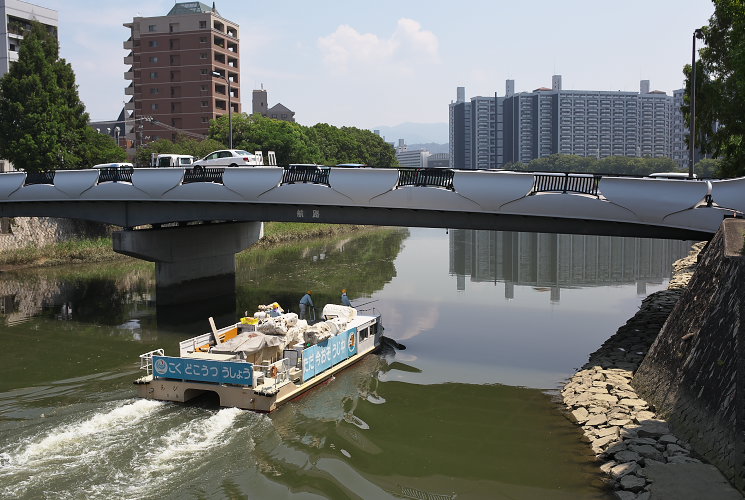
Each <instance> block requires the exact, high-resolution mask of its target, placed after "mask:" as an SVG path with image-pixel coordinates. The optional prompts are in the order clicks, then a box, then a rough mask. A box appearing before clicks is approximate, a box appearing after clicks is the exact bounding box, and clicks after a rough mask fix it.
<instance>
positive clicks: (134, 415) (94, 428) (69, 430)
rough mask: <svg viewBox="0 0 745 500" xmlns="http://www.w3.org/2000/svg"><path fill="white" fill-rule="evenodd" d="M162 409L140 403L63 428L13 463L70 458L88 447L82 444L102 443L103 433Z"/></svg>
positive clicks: (148, 402)
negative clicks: (97, 441) (80, 449)
mask: <svg viewBox="0 0 745 500" xmlns="http://www.w3.org/2000/svg"><path fill="white" fill-rule="evenodd" d="M163 405H164V403H161V402H159V401H153V400H149V399H140V400H137V401H135V402H133V403H130V404H125V405H123V406H119V407H117V408H114V409H113V410H110V411H108V412H105V413H97V414H95V415H93V416H92V417H91V418H89V419H88V420H85V421H83V422H78V423H75V424H70V425H67V426H64V427H62V428H61V429H59V430H55V431H53V432H52V433H50V434H48V435H47V436H46V437H44V438H43V439H41V440H40V441H37V442H34V443H31V444H29V445H28V446H27V447H26V448H25V449H23V450H22V451H21V452H20V453H19V454H18V455H17V456H16V457H14V458H15V459H16V460H15V461H16V463H17V464H18V465H23V464H26V463H28V462H30V461H33V460H35V459H44V458H48V457H55V456H58V455H63V456H67V455H70V454H71V453H70V452H71V451H73V450H75V449H78V448H80V447H82V446H86V447H88V446H89V443H86V442H85V441H86V440H89V439H100V440H106V439H107V438H108V437H107V433H111V432H122V430H123V427H125V426H126V427H130V426H132V425H134V424H136V423H138V422H139V421H140V420H142V419H143V418H145V417H147V416H148V415H150V414H151V413H152V412H154V411H155V410H157V409H158V408H161V407H162V406H163ZM75 454H77V453H75ZM11 461H13V459H11Z"/></svg>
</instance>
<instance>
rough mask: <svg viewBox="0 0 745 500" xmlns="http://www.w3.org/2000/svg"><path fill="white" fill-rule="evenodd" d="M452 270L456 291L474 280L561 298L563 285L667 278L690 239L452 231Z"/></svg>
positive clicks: (508, 293) (640, 285)
mask: <svg viewBox="0 0 745 500" xmlns="http://www.w3.org/2000/svg"><path fill="white" fill-rule="evenodd" d="M449 234H450V274H451V275H455V276H456V279H457V286H458V290H465V288H466V276H470V277H471V281H475V282H485V281H492V282H494V283H496V282H503V283H505V297H506V298H513V297H514V286H515V285H523V286H526V285H527V286H534V287H545V288H550V290H551V300H552V301H558V300H559V298H560V289H561V288H574V287H588V286H601V285H620V284H630V283H636V285H637V292H638V293H640V294H645V293H646V284H647V283H661V282H662V281H663V280H665V279H669V278H670V275H671V271H672V263H673V262H674V261H675V260H677V259H680V258H682V257H685V256H686V255H688V251H689V249H690V242H684V241H677V240H657V239H651V238H621V237H616V236H585V235H575V234H546V233H515V232H508V231H475V230H470V229H453V230H450V233H449Z"/></svg>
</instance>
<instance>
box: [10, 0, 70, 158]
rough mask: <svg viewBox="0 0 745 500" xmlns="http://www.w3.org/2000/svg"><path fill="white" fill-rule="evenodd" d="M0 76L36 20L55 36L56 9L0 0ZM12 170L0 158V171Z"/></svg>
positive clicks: (16, 57)
mask: <svg viewBox="0 0 745 500" xmlns="http://www.w3.org/2000/svg"><path fill="white" fill-rule="evenodd" d="M0 13H1V14H2V22H1V23H0V77H1V76H3V75H4V74H5V73H7V72H8V70H9V69H10V65H11V63H13V62H15V61H17V60H18V49H19V47H20V46H21V44H22V43H23V32H24V31H25V30H26V29H28V28H29V27H30V26H31V21H38V22H40V23H41V24H43V25H45V26H46V27H47V29H48V30H49V31H50V32H52V33H54V36H57V30H58V28H59V19H58V16H57V11H56V10H52V9H47V8H46V7H40V6H38V5H34V4H31V3H28V2H22V1H20V0H0ZM10 170H13V166H12V164H11V163H10V162H9V161H7V160H0V172H8V171H10Z"/></svg>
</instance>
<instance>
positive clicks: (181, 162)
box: [150, 153, 194, 167]
mask: <svg viewBox="0 0 745 500" xmlns="http://www.w3.org/2000/svg"><path fill="white" fill-rule="evenodd" d="M192 163H194V158H193V157H192V156H189V155H177V154H170V153H169V154H167V153H161V154H157V153H153V154H152V155H151V157H150V166H151V167H187V166H189V165H191V164H192Z"/></svg>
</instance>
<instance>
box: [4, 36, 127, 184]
mask: <svg viewBox="0 0 745 500" xmlns="http://www.w3.org/2000/svg"><path fill="white" fill-rule="evenodd" d="M87 123H88V113H86V112H85V106H84V105H83V103H82V102H81V101H80V97H79V96H78V89H77V85H76V84H75V74H74V73H73V71H72V67H71V66H70V64H68V63H67V62H66V61H65V60H64V59H60V58H59V44H58V43H57V39H56V38H55V36H54V35H52V34H51V33H49V31H47V29H46V28H45V27H44V26H43V25H42V24H40V23H37V22H33V23H32V24H31V29H30V30H28V31H26V32H25V33H24V35H23V42H22V43H21V46H20V49H19V51H18V61H17V62H15V63H13V64H11V66H10V70H9V71H8V73H7V74H5V76H3V78H2V79H1V80H0V157H2V158H7V159H8V160H10V161H12V162H13V164H14V165H15V166H16V168H18V169H20V170H25V171H27V172H40V171H47V170H55V169H73V168H81V167H86V166H90V165H89V164H88V162H90V161H95V162H102V161H116V160H121V159H123V153H124V151H123V150H121V148H119V147H118V146H116V145H115V144H112V142H113V140H112V139H110V138H99V137H96V136H94V135H93V134H92V132H94V131H93V129H91V128H90V127H89V126H88V124H87Z"/></svg>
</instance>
